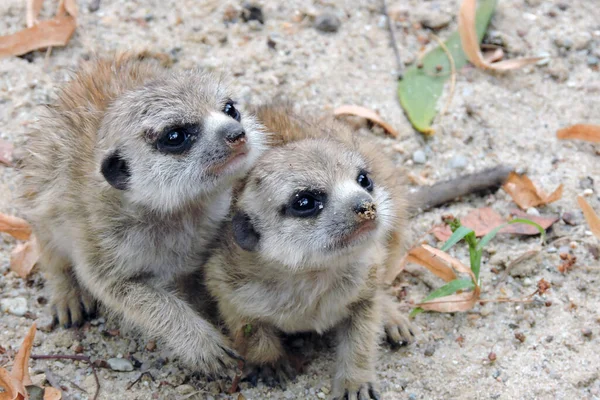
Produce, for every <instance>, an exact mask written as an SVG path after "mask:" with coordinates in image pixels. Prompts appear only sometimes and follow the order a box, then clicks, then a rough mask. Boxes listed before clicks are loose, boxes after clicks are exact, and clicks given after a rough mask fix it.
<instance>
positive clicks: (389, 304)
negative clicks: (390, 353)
mask: <svg viewBox="0 0 600 400" xmlns="http://www.w3.org/2000/svg"><path fill="white" fill-rule="evenodd" d="M399 306H400V304H399V303H398V300H397V299H396V298H395V296H394V295H393V294H392V293H389V292H385V293H383V294H382V296H381V312H382V318H383V327H384V329H385V335H386V339H387V341H388V343H389V344H390V346H391V347H392V349H393V350H396V349H398V348H400V347H402V346H406V345H407V344H409V343H410V342H412V341H413V340H414V338H415V334H414V328H413V325H412V324H411V323H410V321H409V319H408V317H407V316H406V315H404V313H403V312H402V311H400V308H399Z"/></svg>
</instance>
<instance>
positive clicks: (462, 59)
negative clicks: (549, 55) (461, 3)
mask: <svg viewBox="0 0 600 400" xmlns="http://www.w3.org/2000/svg"><path fill="white" fill-rule="evenodd" d="M496 2H497V0H481V1H479V3H480V6H479V8H478V9H477V17H476V19H475V21H476V22H475V25H476V30H477V37H478V38H479V41H481V39H483V35H484V33H485V30H486V29H487V26H488V23H489V22H490V19H491V18H492V14H493V13H494V9H495V8H496ZM445 44H446V47H447V48H448V51H449V52H450V54H452V58H453V59H454V65H455V68H456V70H459V69H460V68H462V67H463V66H464V65H465V64H467V57H466V56H465V53H464V52H463V50H462V47H461V43H460V36H459V34H458V32H454V33H453V34H452V35H450V37H449V38H448V40H447V41H446V42H445ZM421 64H422V68H418V66H417V65H413V66H412V67H410V68H408V69H406V71H405V72H404V78H403V79H402V80H401V81H400V83H399V84H398V97H399V98H400V104H401V105H402V108H404V111H405V112H406V115H407V116H408V119H409V120H410V122H411V123H412V124H413V126H414V127H415V129H417V130H418V131H419V132H423V133H425V134H432V133H433V130H432V129H431V122H432V121H433V118H434V117H435V114H436V103H437V101H438V98H439V97H440V96H441V94H442V91H443V89H444V84H445V83H446V81H447V80H448V79H449V78H450V61H449V60H448V56H447V55H446V53H445V52H444V50H443V49H442V48H441V47H436V48H435V49H433V50H432V51H430V52H429V53H427V55H425V57H423V59H422V60H421ZM438 66H441V67H442V69H441V72H438V71H437V68H439V67H438Z"/></svg>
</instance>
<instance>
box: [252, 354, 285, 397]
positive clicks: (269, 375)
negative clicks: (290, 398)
mask: <svg viewBox="0 0 600 400" xmlns="http://www.w3.org/2000/svg"><path fill="white" fill-rule="evenodd" d="M296 374H297V371H296V369H295V368H294V367H293V366H292V364H291V363H290V360H289V359H288V358H287V357H283V358H282V359H280V360H279V361H277V362H276V363H274V364H265V365H250V366H249V368H248V371H247V373H246V376H245V377H244V378H243V380H244V381H248V382H249V383H250V384H251V385H252V386H256V385H257V384H258V382H259V381H261V382H263V383H264V384H265V385H267V386H269V387H279V388H281V390H285V389H286V386H287V383H288V382H290V381H294V380H295V379H296Z"/></svg>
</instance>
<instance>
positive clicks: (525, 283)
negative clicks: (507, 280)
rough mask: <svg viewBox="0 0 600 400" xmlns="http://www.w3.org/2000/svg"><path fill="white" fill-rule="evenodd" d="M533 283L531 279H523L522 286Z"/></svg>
mask: <svg viewBox="0 0 600 400" xmlns="http://www.w3.org/2000/svg"><path fill="white" fill-rule="evenodd" d="M531 285H533V281H532V280H531V279H530V278H525V279H523V286H531Z"/></svg>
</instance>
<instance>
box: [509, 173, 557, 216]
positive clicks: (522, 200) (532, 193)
mask: <svg viewBox="0 0 600 400" xmlns="http://www.w3.org/2000/svg"><path fill="white" fill-rule="evenodd" d="M502 188H503V189H504V190H505V191H506V192H507V193H508V194H509V195H510V196H511V197H512V198H513V200H514V201H515V203H517V205H518V206H519V207H521V208H522V209H524V210H526V209H528V208H530V207H537V206H541V205H546V204H549V203H552V202H554V201H556V200H558V199H560V198H561V197H562V193H563V186H562V185H559V186H558V188H556V190H555V191H554V192H552V194H550V195H548V194H546V193H545V192H544V191H543V190H541V189H538V188H537V187H536V186H535V185H534V184H533V182H531V180H530V179H529V178H528V177H527V176H526V175H518V174H516V173H515V172H511V173H510V175H509V176H508V178H507V179H506V182H505V183H504V185H503V186H502Z"/></svg>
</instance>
